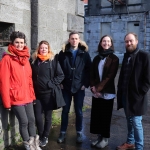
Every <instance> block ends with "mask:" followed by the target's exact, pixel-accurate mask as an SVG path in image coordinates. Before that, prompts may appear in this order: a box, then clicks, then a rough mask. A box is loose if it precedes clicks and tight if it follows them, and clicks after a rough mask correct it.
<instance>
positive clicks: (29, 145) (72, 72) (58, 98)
mask: <svg viewBox="0 0 150 150" xmlns="http://www.w3.org/2000/svg"><path fill="white" fill-rule="evenodd" d="M10 41H11V43H10V44H9V46H8V49H7V50H6V51H5V52H4V54H3V56H2V60H1V62H0V72H1V74H0V95H1V98H2V102H3V106H4V108H5V109H6V110H8V111H11V110H12V111H13V113H14V114H15V116H16V117H17V119H18V122H19V130H20V134H21V137H22V139H23V144H24V146H25V148H26V150H41V147H44V146H46V144H47V143H48V136H49V133H50V128H51V123H52V112H53V110H55V109H58V108H61V107H62V115H61V128H60V134H59V137H58V139H57V142H58V143H62V142H64V141H65V139H66V131H67V126H68V114H69V110H70V106H71V102H72V99H73V101H74V109H75V114H76V123H75V127H76V133H77V137H76V142H77V143H82V142H83V135H82V128H83V127H82V121H83V112H82V108H83V102H84V96H85V88H88V87H90V89H91V92H92V94H93V95H92V107H91V121H90V133H92V134H97V139H96V140H95V141H92V143H91V146H93V147H97V148H100V149H101V148H104V147H106V146H107V145H108V139H109V138H110V126H111V117H112V110H113V104H114V98H115V97H116V92H115V83H114V79H115V76H116V74H117V71H118V67H119V58H118V57H117V56H116V55H115V54H114V45H113V40H112V38H111V36H109V35H105V36H103V37H102V38H101V39H100V42H99V45H98V49H97V55H96V56H95V57H94V59H93V61H92V62H91V58H90V55H89V53H88V46H87V45H86V43H85V42H84V41H81V40H80V36H79V33H78V32H75V31H74V32H71V33H70V34H69V40H68V42H67V43H65V45H64V46H63V48H62V50H61V51H60V52H59V54H57V55H54V53H53V51H52V49H51V47H50V44H49V43H48V42H47V41H45V40H43V41H41V42H40V43H39V46H38V48H37V49H36V51H35V52H34V53H33V54H32V57H31V59H30V52H29V49H28V47H27V46H26V37H25V34H24V33H22V32H19V31H14V32H13V33H12V34H11V36H10ZM124 41H125V47H126V52H125V54H124V58H123V62H122V67H121V71H120V76H119V81H118V87H117V104H118V109H120V108H124V111H125V115H126V119H127V128H128V134H127V141H126V142H125V143H123V144H122V145H121V146H118V147H117V148H116V149H117V150H128V149H136V150H143V147H144V143H143V139H144V138H143V127H142V115H144V114H145V113H146V109H147V101H148V100H147V92H148V90H149V87H150V57H149V56H150V55H149V54H148V53H146V52H144V51H142V50H140V49H139V48H138V37H137V35H136V34H135V33H128V34H126V35H125V38H124ZM29 59H30V61H29ZM43 114H44V119H43ZM35 123H36V126H35ZM36 128H37V133H38V134H36Z"/></svg>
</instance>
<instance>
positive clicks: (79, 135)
mask: <svg viewBox="0 0 150 150" xmlns="http://www.w3.org/2000/svg"><path fill="white" fill-rule="evenodd" d="M76 142H77V143H82V142H83V137H82V133H77V139H76Z"/></svg>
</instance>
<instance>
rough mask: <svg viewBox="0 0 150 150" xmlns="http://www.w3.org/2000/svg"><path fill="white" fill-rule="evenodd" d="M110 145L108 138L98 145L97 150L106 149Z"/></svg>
mask: <svg viewBox="0 0 150 150" xmlns="http://www.w3.org/2000/svg"><path fill="white" fill-rule="evenodd" d="M107 145H108V138H102V140H101V142H99V143H98V144H96V147H97V148H104V147H106V146H107Z"/></svg>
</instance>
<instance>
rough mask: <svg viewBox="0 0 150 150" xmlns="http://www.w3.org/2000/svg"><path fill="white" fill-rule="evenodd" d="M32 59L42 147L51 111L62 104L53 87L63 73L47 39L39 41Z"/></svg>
mask: <svg viewBox="0 0 150 150" xmlns="http://www.w3.org/2000/svg"><path fill="white" fill-rule="evenodd" d="M32 59H33V62H32V64H31V67H32V79H33V85H34V91H35V95H36V105H35V106H34V112H35V118H36V125H37V129H38V134H39V136H40V146H41V147H44V146H46V144H47V143H48V136H49V132H50V127H51V121H52V111H53V110H54V109H57V108H59V107H62V106H64V102H62V101H63V99H62V97H59V98H58V99H59V102H57V100H56V97H57V96H59V94H56V93H54V89H56V88H59V84H60V83H61V82H62V80H63V79H64V74H63V72H62V69H61V67H60V65H59V62H58V61H57V55H55V56H54V54H53V52H52V51H51V48H50V45H49V43H48V42H47V41H41V42H40V43H39V46H38V48H37V50H36V51H35V52H34V53H33V55H32ZM60 91H61V90H60ZM43 113H44V118H45V119H44V120H43Z"/></svg>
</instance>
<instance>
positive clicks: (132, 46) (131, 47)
mask: <svg viewBox="0 0 150 150" xmlns="http://www.w3.org/2000/svg"><path fill="white" fill-rule="evenodd" d="M136 48H137V45H130V46H126V51H127V52H129V53H131V52H133V51H135V50H136Z"/></svg>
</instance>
